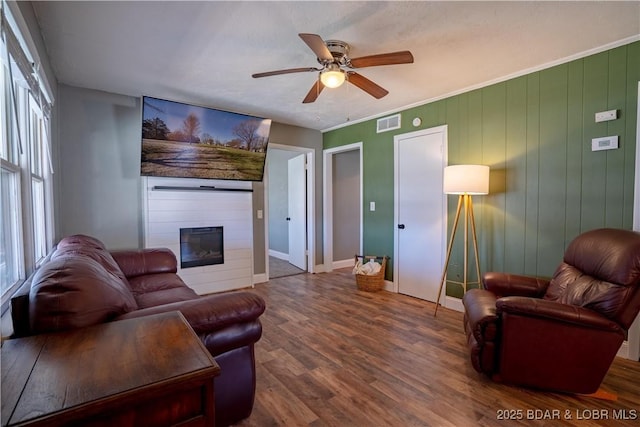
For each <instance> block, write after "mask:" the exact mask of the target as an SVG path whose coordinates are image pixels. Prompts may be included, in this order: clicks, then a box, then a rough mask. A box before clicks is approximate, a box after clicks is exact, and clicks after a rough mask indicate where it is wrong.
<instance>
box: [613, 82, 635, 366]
mask: <svg viewBox="0 0 640 427" xmlns="http://www.w3.org/2000/svg"><path fill="white" fill-rule="evenodd" d="M637 102H638V111H637V114H638V116H637V118H636V164H635V182H634V190H633V229H634V230H635V231H640V81H639V82H638V99H637ZM618 355H619V356H622V357H625V358H627V359H632V360H635V361H638V359H639V358H640V314H639V315H638V316H637V317H636V320H635V321H634V322H633V323H632V324H631V327H630V328H629V331H628V339H627V341H625V342H623V343H622V347H620V350H619V351H618Z"/></svg>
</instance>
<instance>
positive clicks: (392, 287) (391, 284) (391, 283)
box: [384, 280, 396, 292]
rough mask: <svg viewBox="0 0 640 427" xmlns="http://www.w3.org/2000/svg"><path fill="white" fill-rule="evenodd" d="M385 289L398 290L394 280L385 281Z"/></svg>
mask: <svg viewBox="0 0 640 427" xmlns="http://www.w3.org/2000/svg"><path fill="white" fill-rule="evenodd" d="M384 290H385V291H389V292H396V290H395V287H394V286H393V282H391V281H389V280H385V281H384Z"/></svg>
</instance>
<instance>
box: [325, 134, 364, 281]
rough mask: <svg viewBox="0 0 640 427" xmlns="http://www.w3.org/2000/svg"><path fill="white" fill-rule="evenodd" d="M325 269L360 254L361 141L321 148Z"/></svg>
mask: <svg viewBox="0 0 640 427" xmlns="http://www.w3.org/2000/svg"><path fill="white" fill-rule="evenodd" d="M323 183H324V184H323V188H324V198H323V216H324V229H323V243H324V246H323V248H324V250H323V255H324V270H325V271H327V272H328V271H333V270H334V269H338V268H346V267H353V265H354V258H353V256H354V255H355V254H356V253H358V254H362V234H363V230H362V222H363V221H362V216H363V207H362V206H363V199H362V185H363V181H362V143H361V142H357V143H354V144H347V145H343V146H340V147H336V148H330V149H327V150H324V158H323Z"/></svg>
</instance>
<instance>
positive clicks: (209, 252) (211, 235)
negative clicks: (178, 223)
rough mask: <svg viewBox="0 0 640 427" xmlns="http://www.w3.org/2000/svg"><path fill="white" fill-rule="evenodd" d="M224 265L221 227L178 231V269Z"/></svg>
mask: <svg viewBox="0 0 640 427" xmlns="http://www.w3.org/2000/svg"><path fill="white" fill-rule="evenodd" d="M214 264H224V247H223V238H222V227H196V228H181V229H180V268H189V267H200V266H203V265H214Z"/></svg>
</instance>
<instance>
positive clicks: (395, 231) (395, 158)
mask: <svg viewBox="0 0 640 427" xmlns="http://www.w3.org/2000/svg"><path fill="white" fill-rule="evenodd" d="M434 133H442V134H443V142H442V173H443V174H444V168H445V166H446V165H447V163H448V152H449V148H448V144H449V138H448V125H441V126H435V127H432V128H428V129H422V130H417V131H413V132H408V133H403V134H399V135H395V136H394V137H393V224H394V225H393V259H394V260H395V261H394V265H393V292H396V293H398V292H399V290H400V285H399V283H398V280H399V279H398V273H399V268H398V251H399V247H398V246H399V245H398V240H399V238H400V236H399V233H398V227H397V224H398V220H399V209H398V192H399V187H398V178H399V177H398V175H399V173H398V172H399V167H398V160H399V159H398V158H399V156H398V150H399V146H400V141H401V140H403V139H408V138H415V137H419V136H425V135H431V134H434ZM442 198H443V203H442V215H443V221H442V226H443V228H444V230H443V231H444V233H443V236H444V237H443V239H442V242H441V243H440V250H441V255H442V259H444V255H445V253H446V251H447V223H448V216H447V215H448V209H447V195H446V194H444V192H442ZM443 267H444V266H443ZM445 294H446V292H445ZM440 300H441V301H442V303H443V306H445V307H446V305H445V304H444V303H445V302H446V296H445V295H442V296H441V297H440Z"/></svg>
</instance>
